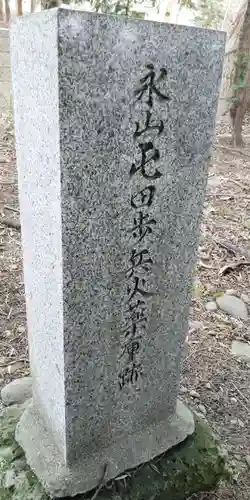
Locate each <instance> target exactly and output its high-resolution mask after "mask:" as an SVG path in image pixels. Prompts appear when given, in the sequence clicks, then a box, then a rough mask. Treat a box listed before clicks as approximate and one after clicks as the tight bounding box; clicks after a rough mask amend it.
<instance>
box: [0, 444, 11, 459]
mask: <svg viewBox="0 0 250 500" xmlns="http://www.w3.org/2000/svg"><path fill="white" fill-rule="evenodd" d="M13 456H14V453H13V448H11V447H10V446H3V447H0V458H4V459H5V460H8V461H11V460H13Z"/></svg>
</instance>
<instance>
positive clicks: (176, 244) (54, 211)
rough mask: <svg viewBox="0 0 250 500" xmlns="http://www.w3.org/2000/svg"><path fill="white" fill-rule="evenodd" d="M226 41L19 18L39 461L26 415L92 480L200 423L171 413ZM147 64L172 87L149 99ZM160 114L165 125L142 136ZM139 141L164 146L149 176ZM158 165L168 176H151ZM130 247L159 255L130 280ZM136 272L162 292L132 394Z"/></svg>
mask: <svg viewBox="0 0 250 500" xmlns="http://www.w3.org/2000/svg"><path fill="white" fill-rule="evenodd" d="M224 39H225V37H224V34H223V33H219V32H215V31H211V30H200V29H196V28H188V27H185V26H174V25H170V24H159V23H150V22H144V21H135V20H128V19H124V18H116V17H112V16H110V17H108V16H104V15H97V14H93V13H84V12H80V11H79V12H76V11H71V10H68V9H67V10H64V9H59V10H50V11H46V12H43V13H41V14H39V15H32V16H25V17H23V18H22V19H21V18H19V19H18V20H17V22H16V23H15V24H14V25H13V27H12V33H11V46H12V72H13V89H14V105H15V106H14V107H15V122H16V141H17V160H18V171H19V189H20V205H21V223H22V236H23V246H24V272H25V287H26V297H27V315H28V330H29V335H30V343H31V345H32V349H31V368H32V376H33V381H34V382H33V392H34V410H32V412H30V413H28V414H27V415H26V416H25V417H23V420H22V423H21V424H20V426H19V430H18V434H17V435H18V440H19V441H20V442H22V443H23V444H24V443H25V444H24V446H25V449H26V451H27V454H28V455H29V456H30V457H31V456H32V457H33V458H34V461H36V465H37V460H38V457H34V455H35V451H36V449H37V448H39V444H38V443H36V445H34V443H33V442H32V436H34V435H35V432H37V434H36V435H37V439H38V437H40V438H41V439H42V436H43V431H42V427H41V429H40V430H39V429H37V430H35V428H34V429H33V432H31V431H30V429H27V428H25V425H27V422H31V421H32V422H34V420H33V415H36V413H39V412H40V413H41V415H42V419H43V420H44V422H45V426H46V427H47V429H48V433H49V436H52V435H53V439H54V440H55V442H56V445H57V447H58V450H59V453H60V456H61V464H62V468H63V465H65V466H66V465H67V466H71V465H72V464H74V468H75V469H76V470H77V467H78V465H79V464H81V467H83V468H84V464H85V472H86V468H87V467H88V468H90V464H92V466H91V467H92V468H91V473H89V477H88V474H87V473H85V474H84V475H83V478H82V486H81V488H82V490H84V489H88V488H91V487H93V486H95V485H96V484H97V483H98V481H99V479H100V477H101V475H102V471H103V467H104V464H105V463H106V462H108V469H107V477H111V476H112V475H113V476H114V475H116V474H117V473H118V472H119V471H123V470H124V469H126V468H128V467H131V466H134V465H136V464H137V463H140V462H143V461H147V460H149V459H150V458H151V457H152V456H154V455H156V454H157V453H159V452H161V451H163V450H164V449H166V448H167V447H168V446H171V445H172V444H173V443H174V442H176V441H177V440H178V439H183V438H184V436H185V434H187V433H189V432H190V431H191V429H192V425H191V423H190V421H189V423H188V425H186V429H185V430H184V428H183V427H181V428H180V429H177V427H176V426H175V425H174V422H176V418H177V417H176V416H175V411H176V397H177V392H178V379H179V370H180V359H181V351H182V347H183V343H184V340H185V334H186V331H187V329H188V308H189V301H190V291H191V286H190V285H191V283H192V274H193V269H194V264H195V258H196V250H197V243H198V232H199V222H200V215H201V211H202V204H203V197H204V192H205V187H206V181H207V168H208V162H207V160H208V159H209V156H210V149H211V143H212V136H213V127H214V119H215V112H216V106H217V93H218V86H219V82H220V77H221V70H222V60H223V49H224ZM148 64H154V68H155V73H156V74H155V81H154V84H155V85H156V88H157V89H158V90H159V91H160V92H161V93H162V94H163V95H165V97H166V96H168V97H169V98H170V100H169V101H167V100H166V99H162V98H160V97H159V93H158V94H157V93H155V91H154V89H155V87H152V88H151V90H152V92H153V94H152V99H153V105H152V108H151V104H150V102H151V101H150V98H149V97H150V96H149V93H148V94H147V96H148V103H147V102H146V101H147V96H146V95H145V93H144V94H143V97H142V95H141V96H140V91H139V92H138V93H137V94H135V90H138V89H142V88H143V84H145V82H146V86H147V85H148V84H149V83H148V82H149V79H148V78H146V80H144V82H140V79H141V78H143V77H145V75H147V73H148V71H149V68H146V65H148ZM161 68H164V69H165V70H166V71H167V76H166V73H165V72H164V71H162V70H161ZM160 71H161V73H160ZM160 74H161V75H162V78H161V79H159V76H160ZM152 75H153V73H152V74H151V76H152ZM144 91H145V88H144ZM144 91H143V92H144ZM145 92H146V91H145ZM147 92H148V91H147ZM140 97H141V98H142V100H138V99H140ZM150 110H151V111H152V118H151V121H150V125H151V127H152V126H153V125H154V127H157V128H154V129H153V128H151V129H150V130H148V131H147V132H146V133H145V134H144V133H143V134H142V135H141V136H140V137H139V138H135V137H134V133H135V132H136V123H137V122H138V127H139V128H138V127H137V129H138V130H139V131H141V130H143V127H144V126H145V123H146V122H145V117H146V116H148V115H147V113H149V115H150V112H151V111H150ZM150 116H151V115H150ZM162 126H163V127H164V129H163V130H161V133H160V134H158V132H160V130H159V127H160V128H162ZM138 130H137V132H138ZM145 141H148V142H145ZM142 143H144V145H145V144H148V146H149V147H152V148H153V149H150V150H148V151H147V154H145V156H146V160H147V161H149V158H151V155H152V153H153V159H152V161H150V162H149V164H147V165H146V166H145V172H144V173H143V170H142V168H141V167H140V161H141V159H142V155H141V156H140V147H139V144H142ZM150 144H151V146H150ZM152 144H153V145H152ZM141 147H142V146H141ZM154 148H157V150H158V153H159V158H157V157H158V153H157V152H156V149H154ZM149 151H150V152H151V153H149ZM156 160H157V161H156ZM133 164H134V167H133ZM137 167H138V170H137V171H136V169H137ZM131 169H132V170H131ZM156 169H157V170H156ZM157 171H158V172H160V174H162V176H161V177H160V178H155V179H152V178H151V177H152V176H154V174H155V173H157ZM145 176H148V177H149V178H147V179H146V178H145ZM148 186H153V189H155V192H154V195H153V200H152V205H150V204H148V206H147V207H146V209H145V201H144V206H143V208H140V209H139V199H140V201H141V204H142V205H143V200H142V197H141V195H139V192H140V191H141V190H142V189H144V190H145V189H147V187H148ZM144 193H145V191H144ZM135 196H137V198H136V206H137V208H135V207H133V205H132V201H133V202H135V199H134V198H133V197H135ZM148 201H149V200H148ZM140 212H142V216H146V215H148V216H149V221H151V224H149V222H148V226H145V220H144V226H143V230H146V235H144V233H143V230H142V233H141V234H139V230H138V227H137V229H136V228H135V229H134V231H132V227H133V224H134V225H135V226H137V223H138V220H139V219H138V217H139V215H140ZM134 220H135V221H136V222H134ZM152 220H153V222H152ZM149 229H150V230H149ZM150 231H151V232H150ZM134 235H135V236H134ZM139 236H140V237H141V238H143V239H142V240H140V241H138V240H139ZM144 236H145V238H144ZM133 248H135V249H136V251H138V252H139V251H143V250H146V251H148V252H149V253H148V254H147V255H148V256H149V257H150V259H152V261H150V262H149V263H148V264H147V266H145V265H144V269H142V266H139V264H138V257H137V266H136V271H137V273H138V274H135V275H132V276H130V277H128V275H129V272H128V270H129V268H130V267H131V251H132V249H133ZM144 258H145V257H144ZM137 267H138V268H139V269H137ZM145 267H146V269H145ZM135 276H137V278H138V279H139V283H138V286H139V289H140V290H141V289H142V288H143V289H144V292H148V293H149V292H152V291H153V292H154V295H152V296H146V297H145V296H143V295H142V294H141V293H139V292H137V293H136V299H140V300H142V299H143V300H144V301H145V304H146V312H145V314H146V319H147V321H146V325H145V329H144V330H143V333H142V340H141V339H140V338H139V353H137V357H136V362H138V363H141V370H142V376H141V375H140V371H139V373H137V375H138V380H135V378H136V377H135V374H134V377H132V382H133V384H132V385H130V384H126V385H125V387H123V388H122V390H121V389H120V387H119V382H121V380H122V373H125V372H124V370H126V369H127V368H128V365H127V360H128V357H127V354H126V355H124V345H125V343H126V337H125V332H126V329H125V325H127V324H128V323H127V317H126V315H125V310H126V309H127V308H128V302H127V301H128V294H130V293H131V294H132V292H133V290H135V288H134V287H135V286H136V278H135ZM144 279H145V280H146V283H144V281H143V280H144ZM143 314H144V313H143V312H142V311H139V313H138V315H139V317H140V315H141V316H143ZM137 319H138V316H137ZM126 349H128V347H126ZM126 349H125V350H126ZM129 366H130V367H131V365H129ZM177 416H178V415H177ZM37 425H38V424H37ZM37 425H34V427H37ZM169 426H170V427H171V426H172V430H173V429H175V430H173V434H172V435H171V434H169V432H168V431H166V429H167V428H169ZM48 440H49V442H51V438H50V439H49V438H48ZM118 443H119V446H118ZM132 443H133V446H132ZM32 447H33V448H32ZM41 448H42V443H41ZM121 450H122V452H121ZM46 459H49V457H43V461H44V463H45V462H46ZM76 460H78V462H79V464H78V465H75V462H76ZM41 462H42V458H41ZM39 470H40V471H41V468H40V469H39ZM41 479H42V478H41ZM53 481H54V483H55V477H54V478H53ZM51 487H52V488H54V486H53V485H52V486H51Z"/></svg>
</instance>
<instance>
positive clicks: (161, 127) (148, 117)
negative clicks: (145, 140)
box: [134, 110, 164, 139]
mask: <svg viewBox="0 0 250 500" xmlns="http://www.w3.org/2000/svg"><path fill="white" fill-rule="evenodd" d="M151 117H152V113H151V111H149V110H147V111H146V122H145V125H144V128H143V129H142V130H140V122H135V125H136V130H135V132H134V139H136V137H140V135H142V134H144V132H147V131H148V130H154V129H156V130H158V135H160V134H161V133H162V132H163V130H164V125H163V121H162V120H160V122H159V124H158V125H157V124H154V125H150V120H151Z"/></svg>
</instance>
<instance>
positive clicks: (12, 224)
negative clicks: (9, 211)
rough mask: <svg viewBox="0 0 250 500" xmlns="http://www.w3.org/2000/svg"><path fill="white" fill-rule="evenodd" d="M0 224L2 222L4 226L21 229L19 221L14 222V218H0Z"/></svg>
mask: <svg viewBox="0 0 250 500" xmlns="http://www.w3.org/2000/svg"><path fill="white" fill-rule="evenodd" d="M0 224H4V225H5V226H8V227H13V228H14V229H17V230H18V231H19V230H20V229H21V224H20V222H16V221H15V220H11V219H0Z"/></svg>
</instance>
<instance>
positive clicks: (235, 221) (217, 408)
mask: <svg viewBox="0 0 250 500" xmlns="http://www.w3.org/2000/svg"><path fill="white" fill-rule="evenodd" d="M229 139H230V129H229V127H227V126H221V127H219V128H218V129H217V135H216V141H215V151H214V155H213V158H212V165H211V167H210V171H209V181H208V190H207V196H206V203H205V207H204V214H203V221H202V227H201V239H200V247H199V258H198V265H197V269H196V282H195V283H196V284H194V286H193V299H192V305H191V311H190V321H196V322H197V321H199V322H200V327H199V328H198V329H197V328H193V327H191V328H190V331H189V332H188V336H187V341H186V356H185V359H184V361H183V368H182V378H181V397H182V399H184V401H185V402H186V403H187V404H188V405H189V406H190V407H192V408H193V409H194V410H196V411H197V412H198V413H200V414H202V415H203V418H204V419H205V420H206V421H207V422H208V424H209V425H210V427H211V428H212V429H213V431H214V432H215V433H216V435H217V436H218V437H219V438H220V439H221V441H222V442H223V444H224V445H225V447H226V448H227V450H228V453H229V456H230V459H231V461H232V464H233V466H234V477H233V480H232V483H231V484H229V485H226V486H222V487H221V488H219V489H218V490H217V491H216V492H212V493H207V494H203V495H195V496H193V497H192V500H219V499H220V500H233V499H237V500H249V497H250V471H249V466H247V462H246V458H247V457H248V456H250V361H249V363H247V362H245V361H240V360H239V359H237V358H235V357H234V356H233V355H232V354H231V350H230V349H231V342H232V340H233V339H243V340H244V341H245V342H249V343H250V320H249V321H248V320H246V321H241V320H236V319H234V318H232V317H230V316H227V315H225V314H223V313H222V312H220V311H218V310H217V311H216V312H208V311H207V310H206V308H205V304H206V302H208V301H210V300H214V299H215V298H216V297H217V296H218V295H219V294H220V293H221V292H225V291H226V290H228V289H234V290H236V291H237V294H238V295H240V294H241V293H244V294H246V295H249V298H250V290H249V278H250V266H247V265H244V266H238V267H236V268H230V265H231V264H232V263H240V262H245V261H250V124H249V123H248V122H246V123H245V126H244V140H245V147H244V148H243V149H242V150H236V149H232V148H231V146H230V144H229ZM0 186H1V191H0V278H1V279H0V386H3V385H5V384H6V383H8V382H9V381H11V380H13V379H15V378H18V377H21V376H24V375H27V374H28V373H29V361H28V344H27V327H26V314H25V297H24V284H23V272H22V254H21V234H20V230H18V229H15V228H13V227H9V226H8V225H6V224H5V223H6V222H7V219H8V221H15V222H19V210H18V192H17V173H16V158H15V147H14V133H13V125H12V123H11V121H10V120H9V119H7V118H5V119H4V120H2V121H1V123H0ZM4 222H5V223H4ZM218 242H222V243H223V242H224V243H225V242H229V243H231V244H233V245H234V246H235V247H236V248H238V250H237V251H236V254H235V253H233V252H231V251H229V250H227V249H226V248H225V246H221V244H220V243H218ZM247 253H248V254H249V256H248V257H247ZM227 265H229V268H228V269H226V270H225V269H224V266H227ZM197 280H199V282H198V281H197ZM197 283H198V284H197ZM249 307H250V306H249ZM249 317H250V310H249ZM193 391H195V392H193ZM249 461H250V457H249Z"/></svg>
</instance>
